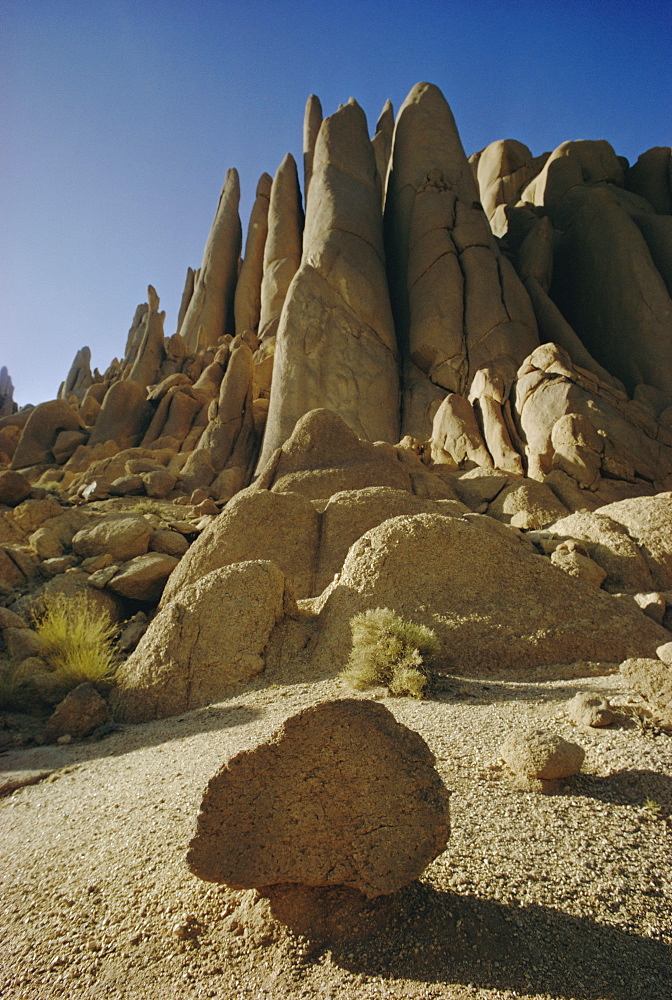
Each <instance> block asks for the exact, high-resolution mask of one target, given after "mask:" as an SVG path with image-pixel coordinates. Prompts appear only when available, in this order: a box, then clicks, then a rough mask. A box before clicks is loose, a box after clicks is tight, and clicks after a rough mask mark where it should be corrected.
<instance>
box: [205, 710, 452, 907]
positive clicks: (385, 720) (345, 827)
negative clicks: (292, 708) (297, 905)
mask: <svg viewBox="0 0 672 1000" xmlns="http://www.w3.org/2000/svg"><path fill="white" fill-rule="evenodd" d="M433 765H434V757H433V755H432V753H431V752H430V750H429V748H428V747H427V745H426V743H425V742H424V740H423V739H422V738H421V737H420V736H419V735H418V734H417V733H415V732H413V731H412V730H410V729H407V728H406V727H405V726H403V725H401V724H400V723H398V722H396V721H395V719H394V717H393V716H392V714H391V713H390V712H389V711H388V710H387V709H386V708H385V707H384V706H383V705H379V704H377V703H375V702H372V701H359V700H354V699H344V700H342V701H332V702H323V703H321V704H318V705H314V706H312V707H310V708H306V709H304V710H303V711H301V712H299V713H298V714H297V715H294V716H292V717H291V718H290V719H288V720H287V721H286V722H285V723H284V725H283V726H282V728H281V729H280V731H279V732H278V733H276V735H275V736H274V738H273V739H272V740H271V741H270V742H268V743H264V744H262V745H261V746H258V747H256V748H255V749H254V750H249V751H244V752H243V753H240V754H238V756H236V757H234V758H233V760H231V761H229V763H228V764H226V765H225V766H224V767H223V768H222V769H221V771H219V773H218V774H216V775H215V776H214V777H213V778H212V779H211V780H210V782H209V784H208V787H207V789H206V791H205V795H204V797H203V802H202V804H201V809H200V813H199V816H198V824H197V830H196V834H195V836H194V838H193V839H192V841H191V844H190V847H189V853H188V855H187V863H188V865H189V867H190V868H191V870H192V872H193V873H194V874H195V875H198V876H199V877H200V878H203V879H206V880H207V881H210V882H223V883H225V884H227V885H230V886H233V887H235V888H252V887H265V886H274V885H278V884H282V883H297V884H299V885H303V886H314V887H317V886H347V887H348V888H351V889H356V890H358V891H359V892H361V893H362V894H363V895H364V896H367V897H369V898H373V897H376V896H380V895H385V894H388V893H392V892H396V891H397V890H398V889H401V888H402V887H403V886H405V885H408V883H409V882H411V881H413V879H415V878H417V877H418V876H419V875H420V874H421V872H422V871H423V870H424V868H425V867H426V866H427V865H428V864H429V863H430V861H433V860H434V858H435V857H437V856H438V855H439V854H440V853H441V852H442V851H443V849H444V848H445V846H446V842H447V840H448V836H449V833H450V822H449V812H448V800H449V792H448V791H447V790H446V788H445V786H444V785H443V782H442V781H441V779H440V777H439V775H438V773H437V772H436V771H435V769H434V766H433Z"/></svg>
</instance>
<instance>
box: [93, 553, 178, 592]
mask: <svg viewBox="0 0 672 1000" xmlns="http://www.w3.org/2000/svg"><path fill="white" fill-rule="evenodd" d="M178 562H179V559H177V558H176V557H175V556H171V555H167V554H166V553H163V552H147V553H146V554H145V555H141V556H136V557H135V558H134V559H129V561H128V562H126V563H124V565H123V566H122V567H121V569H120V570H119V572H118V573H115V575H114V576H112V577H111V578H110V579H109V580H108V582H107V587H108V588H109V589H110V590H113V591H114V592H115V594H120V595H121V596H122V597H130V598H132V599H133V600H135V601H148V602H150V603H152V604H155V603H156V602H157V601H158V600H159V598H160V597H161V594H162V593H163V588H164V587H165V585H166V580H167V579H168V577H169V576H170V574H171V573H172V572H173V570H174V569H175V567H176V566H177V564H178Z"/></svg>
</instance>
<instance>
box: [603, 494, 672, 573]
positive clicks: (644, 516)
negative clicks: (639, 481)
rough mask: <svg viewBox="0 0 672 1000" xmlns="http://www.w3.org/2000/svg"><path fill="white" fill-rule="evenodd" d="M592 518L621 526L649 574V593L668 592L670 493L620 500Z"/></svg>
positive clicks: (671, 569) (671, 565) (671, 524)
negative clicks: (651, 579) (634, 543)
mask: <svg viewBox="0 0 672 1000" xmlns="http://www.w3.org/2000/svg"><path fill="white" fill-rule="evenodd" d="M596 514H599V515H602V516H603V517H608V518H610V519H611V520H612V521H615V522H616V524H621V525H623V527H624V528H625V530H626V531H627V533H628V534H629V535H630V538H632V539H633V541H634V542H636V543H637V545H638V546H639V550H640V552H641V553H642V555H643V556H644V559H645V560H646V564H647V566H648V567H649V570H650V571H651V576H652V578H653V583H654V586H653V588H651V589H653V590H672V493H664V494H660V495H658V496H653V497H635V498H634V499H632V500H620V501H619V502H618V503H610V504H607V505H606V506H605V507H599V508H598V510H597V511H596Z"/></svg>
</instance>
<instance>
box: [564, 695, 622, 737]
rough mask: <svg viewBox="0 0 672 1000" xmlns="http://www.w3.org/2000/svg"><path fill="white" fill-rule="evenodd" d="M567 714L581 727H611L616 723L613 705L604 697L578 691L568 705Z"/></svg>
mask: <svg viewBox="0 0 672 1000" xmlns="http://www.w3.org/2000/svg"><path fill="white" fill-rule="evenodd" d="M567 714H568V715H569V717H570V719H571V720H572V722H576V723H577V725H579V726H592V727H593V728H599V727H600V726H610V725H611V723H612V722H613V721H614V713H613V712H612V710H611V705H610V704H609V702H608V701H607V700H606V698H603V697H602V695H600V694H596V693H593V692H590V691H578V692H577V693H576V694H575V695H574V697H573V698H572V699H571V700H570V701H569V703H568V704H567Z"/></svg>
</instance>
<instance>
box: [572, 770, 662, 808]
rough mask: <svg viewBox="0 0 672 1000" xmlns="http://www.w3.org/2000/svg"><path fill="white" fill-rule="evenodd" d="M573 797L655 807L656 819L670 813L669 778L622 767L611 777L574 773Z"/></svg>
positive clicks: (652, 772) (646, 771) (653, 772)
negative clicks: (578, 796) (656, 811)
mask: <svg viewBox="0 0 672 1000" xmlns="http://www.w3.org/2000/svg"><path fill="white" fill-rule="evenodd" d="M573 791H574V794H575V795H583V796H584V797H586V798H592V799H598V800H599V801H600V802H609V803H611V804H612V805H613V804H615V805H622V806H641V807H644V806H646V804H647V802H650V803H655V804H656V805H657V806H658V809H659V812H660V816H661V818H663V817H664V816H669V815H670V814H672V778H670V777H669V776H668V775H667V774H661V773H660V771H650V770H648V769H646V768H624V769H623V770H621V771H614V773H613V774H607V775H604V776H602V775H597V774H584V773H580V774H577V775H576V776H575V778H574V784H573Z"/></svg>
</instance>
